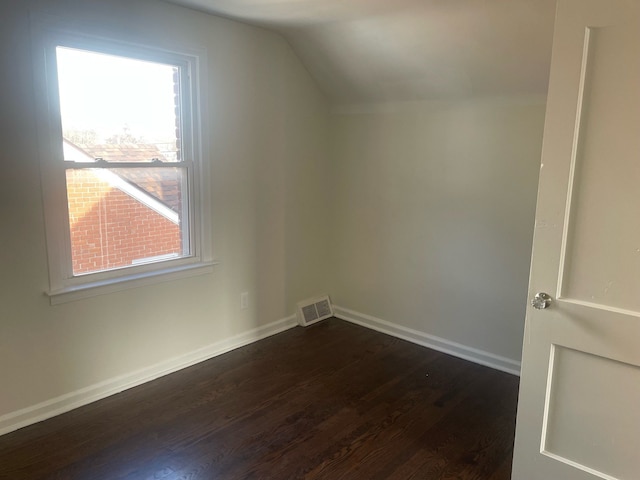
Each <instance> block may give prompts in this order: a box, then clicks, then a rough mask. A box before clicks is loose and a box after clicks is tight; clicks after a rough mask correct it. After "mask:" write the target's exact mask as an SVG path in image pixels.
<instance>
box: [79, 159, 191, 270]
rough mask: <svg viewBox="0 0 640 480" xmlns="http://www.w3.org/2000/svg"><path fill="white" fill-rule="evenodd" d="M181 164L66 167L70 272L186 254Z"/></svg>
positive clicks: (123, 265)
mask: <svg viewBox="0 0 640 480" xmlns="http://www.w3.org/2000/svg"><path fill="white" fill-rule="evenodd" d="M186 181H187V175H186V171H185V170H184V169H182V168H173V167H159V168H119V169H118V168H116V169H98V168H85V169H69V170H67V199H68V208H69V224H70V233H71V254H72V255H71V257H72V261H73V274H74V275H80V274H85V273H94V272H100V271H104V270H112V269H116V268H124V267H128V266H132V265H139V264H143V263H151V262H158V261H163V260H168V259H171V258H179V257H184V256H188V255H189V237H188V231H189V229H188V225H187V218H188V216H187V215H186V214H184V210H185V209H184V208H183V202H182V200H183V192H184V193H185V194H186V192H187V185H186Z"/></svg>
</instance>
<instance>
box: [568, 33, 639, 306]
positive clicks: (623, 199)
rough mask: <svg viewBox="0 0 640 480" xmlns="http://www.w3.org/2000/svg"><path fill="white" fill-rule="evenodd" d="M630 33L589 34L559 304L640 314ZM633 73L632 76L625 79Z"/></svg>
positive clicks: (633, 40) (635, 38) (634, 56)
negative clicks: (563, 299) (590, 305)
mask: <svg viewBox="0 0 640 480" xmlns="http://www.w3.org/2000/svg"><path fill="white" fill-rule="evenodd" d="M634 44H636V45H637V44H640V34H639V33H638V30H637V28H634V27H633V25H631V24H627V25H621V26H619V27H601V28H589V29H588V30H587V31H586V34H585V45H584V56H585V58H586V62H585V65H584V67H585V68H584V69H583V72H582V75H581V79H580V82H581V83H582V84H583V85H584V92H583V95H582V98H581V103H582V109H581V112H580V113H581V115H580V116H581V118H580V119H579V122H578V130H577V132H576V134H575V135H576V139H577V145H576V155H575V158H574V159H572V160H573V162H574V164H575V165H574V169H575V175H574V178H573V179H572V182H571V187H572V189H573V199H572V200H573V201H572V203H571V207H570V209H569V211H568V218H569V219H570V222H569V230H568V231H569V232H570V233H569V236H570V238H569V241H568V242H565V245H566V251H565V252H564V253H565V258H566V263H565V265H564V267H565V268H564V269H563V272H562V273H563V275H564V277H565V278H564V282H563V285H562V287H563V288H562V290H561V296H562V297H566V298H570V299H574V300H577V301H582V302H589V303H595V304H599V305H607V306H611V307H615V308H620V309H626V310H632V311H636V312H640V295H638V292H639V291H640V235H639V234H638V228H637V223H638V218H637V217H638V207H637V205H638V204H639V201H640V189H639V188H638V180H639V179H640V162H638V161H637V159H638V153H639V152H640V132H638V130H637V128H634V126H636V127H637V125H640V109H638V108H633V105H634V103H633V101H634V100H633V98H629V93H630V92H634V90H635V92H637V91H638V84H635V85H632V84H630V82H631V79H632V78H634V77H635V78H640V74H639V73H638V71H637V69H638V68H639V64H640V62H639V55H638V52H637V51H635V49H631V48H628V49H624V50H621V49H620V48H619V46H620V45H634ZM633 69H635V70H636V71H635V72H633V71H630V70H633Z"/></svg>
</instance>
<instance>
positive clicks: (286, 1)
mask: <svg viewBox="0 0 640 480" xmlns="http://www.w3.org/2000/svg"><path fill="white" fill-rule="evenodd" d="M171 1H172V3H177V4H181V5H184V6H188V7H192V8H195V9H198V10H202V11H205V12H209V13H213V14H216V15H221V16H225V17H228V18H233V19H236V20H240V21H243V22H246V23H251V24H254V25H260V26H263V27H266V28H269V29H273V30H276V31H278V32H280V33H281V34H282V35H284V36H285V37H286V38H287V40H288V41H289V42H290V43H291V45H292V46H293V48H294V50H295V51H296V52H297V54H298V55H299V56H300V58H301V60H302V61H303V63H304V64H305V65H306V67H307V68H308V69H309V71H310V72H311V74H312V75H313V76H314V77H315V79H316V81H317V82H318V84H319V85H320V88H321V89H322V90H323V91H324V93H325V94H326V96H327V97H328V98H329V100H330V101H332V103H334V104H361V103H373V102H396V101H412V100H434V99H455V98H469V97H488V96H490V97H493V96H509V95H537V94H545V93H546V89H547V79H548V75H549V63H550V56H551V42H552V32H553V21H554V14H555V0H171Z"/></svg>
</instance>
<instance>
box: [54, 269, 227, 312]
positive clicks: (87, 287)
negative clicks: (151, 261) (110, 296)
mask: <svg viewBox="0 0 640 480" xmlns="http://www.w3.org/2000/svg"><path fill="white" fill-rule="evenodd" d="M166 261H169V260H166ZM218 264H219V262H206V263H190V264H185V265H178V266H174V267H169V268H163V269H162V270H153V271H149V272H142V273H140V272H138V273H132V274H130V275H127V276H121V277H117V278H108V279H104V280H96V281H93V282H86V283H80V284H78V285H70V286H67V287H64V288H61V289H59V290H55V291H48V292H45V294H46V295H47V296H49V301H50V303H51V305H59V304H61V303H67V302H73V301H75V300H81V299H83V298H89V297H95V296H96V295H105V294H107V293H114V292H121V291H123V290H128V289H130V288H136V287H143V286H145V285H155V284H156V283H162V282H170V281H173V280H178V279H180V278H188V277H195V276H197V275H206V274H209V273H213V267H214V266H215V265H218ZM143 265H147V263H144V264H143Z"/></svg>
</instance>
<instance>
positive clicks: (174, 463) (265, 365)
mask: <svg viewBox="0 0 640 480" xmlns="http://www.w3.org/2000/svg"><path fill="white" fill-rule="evenodd" d="M517 390H518V378H517V377H514V376H512V375H508V374H505V373H501V372H498V371H495V370H491V369H489V368H486V367H482V366H479V365H475V364H473V363H469V362H466V361H464V360H460V359H457V358H454V357H451V356H448V355H444V354H441V353H438V352H435V351H433V350H429V349H426V348H423V347H420V346H417V345H414V344H411V343H408V342H404V341H402V340H398V339H396V338H392V337H389V336H387V335H383V334H380V333H377V332H374V331H371V330H368V329H365V328H361V327H358V326H355V325H352V324H349V323H346V322H343V321H341V320H337V319H330V320H328V321H325V322H322V323H320V324H316V325H314V326H312V327H308V328H306V329H303V328H295V329H293V330H289V331H287V332H285V333H282V334H279V335H276V336H273V337H270V338H268V339H265V340H262V341H260V342H258V343H255V344H252V345H249V346H247V347H244V348H241V349H238V350H235V351H233V352H230V353H227V354H225V355H222V356H219V357H217V358H214V359H212V360H209V361H207V362H203V363H201V364H198V365H196V366H194V367H191V368H188V369H185V370H182V371H180V372H177V373H174V374H172V375H168V376H166V377H163V378H160V379H158V380H155V381H153V382H149V383H147V384H145V385H142V386H140V387H137V388H134V389H131V390H128V391H126V392H123V393H120V394H118V395H114V396H112V397H109V398H107V399H104V400H101V401H99V402H96V403H93V404H91V405H87V406H85V407H82V408H80V409H77V410H74V411H72V412H69V413H67V414H64V415H60V416H58V417H55V418H52V419H50V420H47V421H45V422H42V423H39V424H37V425H33V426H30V427H27V428H24V429H22V430H19V431H17V432H13V433H10V434H8V435H5V436H2V437H0V478H1V479H11V480H31V479H74V480H107V479H109V480H112V479H126V480H134V479H135V480H138V479H139V480H158V479H162V480H178V479H184V480H187V479H189V480H196V479H207V480H210V479H211V480H212V479H234V480H235V479H276V480H287V479H302V478H304V479H330V480H338V479H356V480H360V479H365V480H369V479H396V480H408V479H424V480H438V479H442V480H445V479H446V480H453V479H457V480H472V479H473V480H507V479H509V477H510V466H511V455H512V444H513V437H514V424H515V411H516V397H517Z"/></svg>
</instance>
